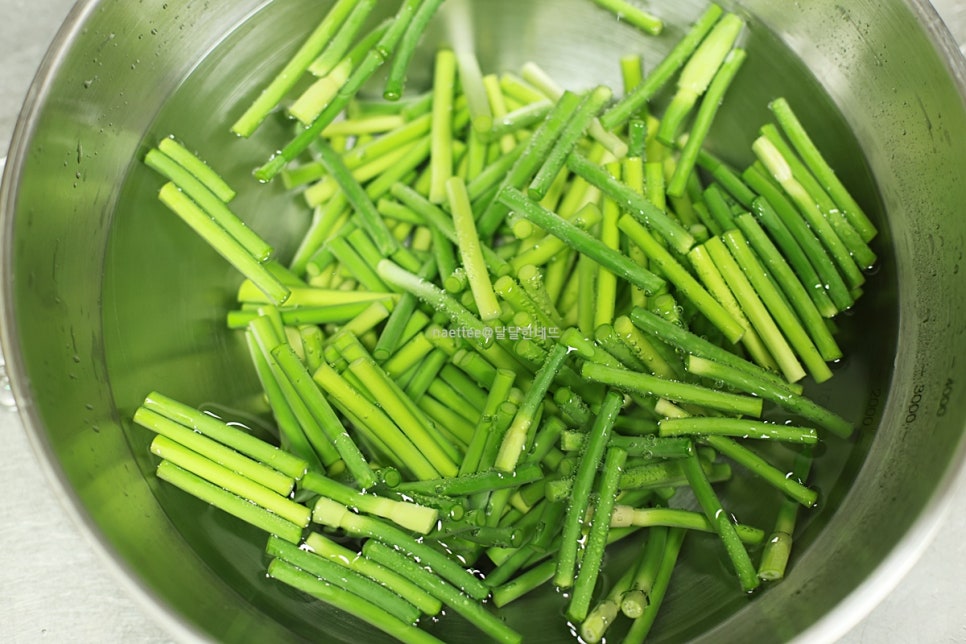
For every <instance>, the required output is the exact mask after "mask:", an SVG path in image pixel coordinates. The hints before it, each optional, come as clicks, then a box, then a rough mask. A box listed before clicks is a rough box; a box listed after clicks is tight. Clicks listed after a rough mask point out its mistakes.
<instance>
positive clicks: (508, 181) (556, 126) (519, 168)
mask: <svg viewBox="0 0 966 644" xmlns="http://www.w3.org/2000/svg"><path fill="white" fill-rule="evenodd" d="M579 104H580V96H578V95H577V94H574V93H573V92H564V94H563V96H562V97H561V98H560V100H559V101H557V103H556V105H554V108H553V110H552V111H551V112H550V114H548V115H547V118H546V119H545V120H544V121H543V123H541V124H540V127H538V128H537V129H536V130H535V131H534V133H533V135H532V136H531V137H530V139H529V140H528V141H527V143H526V145H525V148H524V150H523V153H522V154H521V155H520V156H519V157H517V160H516V162H515V163H514V164H513V166H512V167H511V168H510V170H509V172H507V174H506V175H505V176H504V177H503V180H502V181H501V182H500V184H499V185H500V190H499V192H498V198H497V199H494V200H493V201H491V202H490V203H489V204H488V205H487V206H486V208H485V209H484V210H483V212H482V213H481V214H480V215H479V217H478V218H477V222H476V223H477V229H478V230H479V233H480V237H482V238H483V239H488V238H490V237H492V236H493V234H494V233H495V232H496V230H497V229H498V228H499V227H500V225H501V224H502V223H503V220H504V218H505V217H506V215H507V213H508V212H509V211H510V210H511V209H512V208H513V206H512V205H510V204H507V203H504V202H503V201H501V200H500V199H499V195H501V194H504V193H505V192H506V191H507V190H510V189H512V190H515V191H517V192H519V191H520V190H522V189H523V187H524V186H526V185H527V183H528V182H529V181H531V180H532V179H533V176H534V174H535V173H536V172H537V171H538V170H539V169H540V167H541V166H542V165H543V163H545V162H546V160H547V158H548V156H549V155H550V153H551V151H552V149H553V146H554V144H555V143H556V142H557V140H558V139H559V138H560V136H561V135H562V134H563V131H564V128H566V126H567V123H568V122H570V119H571V118H572V117H573V114H574V111H575V110H576V109H577V107H578V105H579Z"/></svg>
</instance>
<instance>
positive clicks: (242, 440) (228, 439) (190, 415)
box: [142, 391, 308, 480]
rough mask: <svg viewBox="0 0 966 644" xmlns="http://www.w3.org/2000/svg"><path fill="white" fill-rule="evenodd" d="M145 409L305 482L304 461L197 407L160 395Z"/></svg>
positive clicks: (155, 394)
mask: <svg viewBox="0 0 966 644" xmlns="http://www.w3.org/2000/svg"><path fill="white" fill-rule="evenodd" d="M142 405H143V406H144V407H145V408H146V409H150V410H151V411H153V412H156V413H158V414H161V415H162V416H164V417H165V418H168V419H170V420H173V421H174V422H176V423H180V424H181V425H184V426H185V427H188V428H189V429H193V430H195V431H196V432H199V433H201V434H204V435H205V436H207V437H209V438H211V439H213V440H216V441H218V442H219V443H222V444H223V445H227V446H228V447H231V448H232V449H235V450H237V451H239V452H241V453H242V454H244V455H245V456H248V457H249V458H253V459H255V460H256V461H259V462H261V463H264V464H265V465H268V466H269V467H271V468H273V469H276V470H278V471H279V472H281V473H282V474H285V475H286V476H290V477H292V478H293V479H296V480H298V479H300V478H302V475H303V474H305V470H306V469H307V468H308V464H307V463H306V462H305V461H304V460H303V459H301V458H299V457H297V456H293V455H292V454H289V453H288V452H286V451H284V450H281V449H279V448H277V447H275V446H274V445H271V444H269V443H266V442H265V441H263V440H261V439H259V438H255V437H254V436H252V435H251V434H249V433H248V432H246V431H245V430H244V429H241V428H240V427H236V426H235V425H232V424H229V423H226V422H224V421H222V420H220V419H218V418H216V417H215V416H212V415H210V414H207V413H205V412H203V411H199V410H197V409H195V408H194V407H189V406H188V405H185V404H184V403H181V402H178V401H177V400H174V399H173V398H169V397H168V396H165V395H164V394H161V393H158V392H157V391H152V392H151V393H149V394H148V395H147V397H146V398H145V399H144V402H143V403H142Z"/></svg>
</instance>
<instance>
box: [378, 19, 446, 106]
mask: <svg viewBox="0 0 966 644" xmlns="http://www.w3.org/2000/svg"><path fill="white" fill-rule="evenodd" d="M412 4H413V5H414V6H415V5H416V4H418V5H419V7H418V8H417V9H416V12H415V14H414V15H413V18H412V22H410V24H409V25H408V26H407V27H406V29H405V31H404V33H403V36H402V38H401V39H400V41H399V48H398V50H397V51H396V55H395V57H394V58H393V59H392V62H391V63H390V65H389V76H388V78H387V80H386V85H385V88H384V89H383V94H382V95H383V98H385V99H386V100H387V101H398V100H399V99H400V98H402V95H403V89H404V88H405V85H406V74H407V73H408V71H409V63H410V62H411V61H412V58H413V54H415V53H416V48H417V46H418V45H419V41H420V40H421V39H422V36H423V32H425V31H426V27H427V26H428V25H429V22H430V21H431V20H432V19H433V16H434V15H435V14H436V10H437V9H439V6H440V5H441V4H443V0H421V1H420V2H417V3H412Z"/></svg>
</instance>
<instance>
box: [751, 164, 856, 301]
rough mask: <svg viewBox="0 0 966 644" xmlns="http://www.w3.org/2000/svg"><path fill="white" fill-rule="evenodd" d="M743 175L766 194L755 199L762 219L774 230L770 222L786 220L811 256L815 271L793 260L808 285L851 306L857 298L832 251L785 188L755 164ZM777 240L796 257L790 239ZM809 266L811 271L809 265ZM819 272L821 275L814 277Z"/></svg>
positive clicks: (807, 253)
mask: <svg viewBox="0 0 966 644" xmlns="http://www.w3.org/2000/svg"><path fill="white" fill-rule="evenodd" d="M742 176H743V177H744V179H745V181H747V182H748V185H749V186H751V187H752V188H754V189H755V191H757V192H758V194H760V195H761V196H762V197H764V201H757V200H756V201H755V202H754V204H753V208H754V210H753V212H754V213H755V215H756V216H758V218H759V219H761V220H762V223H763V224H764V225H765V227H766V228H768V229H769V230H772V228H773V227H774V226H773V225H770V222H772V221H774V220H776V219H777V220H779V221H781V223H782V224H783V226H782V228H784V229H786V230H788V231H789V232H790V233H791V238H792V239H794V240H795V241H796V243H797V244H798V245H799V247H800V248H801V250H802V252H803V253H804V254H805V257H807V258H808V259H807V261H808V263H809V264H810V265H811V267H812V270H811V274H809V272H806V273H802V272H801V268H802V267H803V265H802V263H801V262H800V261H799V260H796V262H795V263H793V266H795V269H796V270H797V271H799V277H801V278H802V283H803V284H805V285H806V287H808V288H812V289H815V290H821V291H824V292H825V293H826V294H827V295H828V297H829V298H830V299H831V301H832V303H833V304H834V306H835V308H836V309H837V310H838V311H844V310H846V309H848V308H849V307H851V306H852V304H853V302H854V300H853V298H852V296H851V295H850V294H849V289H848V287H847V286H846V285H845V282H844V281H842V276H841V275H839V273H838V271H837V270H836V268H835V265H834V264H833V263H832V260H831V259H829V256H828V254H827V253H826V252H825V249H824V248H823V247H822V243H821V242H820V241H819V240H818V238H817V237H816V236H815V233H813V232H812V230H811V229H810V228H809V227H808V224H807V223H806V222H805V220H804V219H803V218H802V216H801V215H800V214H798V211H797V210H796V209H795V206H794V205H793V204H792V203H791V202H789V201H788V199H786V198H785V195H783V194H782V192H781V189H780V188H778V187H777V186H776V185H775V184H773V183H772V182H771V179H770V178H769V177H767V176H765V175H764V174H763V173H761V172H760V171H759V170H758V169H757V168H755V167H754V166H751V167H749V168H748V169H747V170H745V172H744V174H743V175H742ZM762 211H765V212H766V213H767V215H769V216H768V218H767V219H765V218H762V216H761V213H762ZM773 232H774V231H773ZM775 241H776V242H777V243H778V244H779V245H781V246H782V250H783V251H785V256H786V257H788V258H789V261H790V262H791V261H792V260H793V259H795V256H794V255H790V254H789V251H788V248H787V246H788V245H789V244H788V242H784V243H783V242H782V237H779V236H777V235H776V236H775ZM805 270H806V271H808V269H805ZM816 274H817V279H815V278H814V277H813V275H816ZM816 305H819V308H821V306H820V303H819V302H816Z"/></svg>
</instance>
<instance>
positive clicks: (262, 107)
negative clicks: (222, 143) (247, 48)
mask: <svg viewBox="0 0 966 644" xmlns="http://www.w3.org/2000/svg"><path fill="white" fill-rule="evenodd" d="M357 1H358V0H339V1H338V2H336V4H335V6H333V7H332V9H330V10H329V12H328V13H327V14H326V15H325V17H324V18H323V19H322V22H320V23H319V26H318V27H316V28H315V30H314V31H313V32H312V33H311V34H310V35H309V37H308V38H307V39H306V41H305V42H304V43H303V44H302V46H301V47H300V48H299V50H298V51H297V52H296V53H295V55H294V56H293V57H292V58H291V59H290V60H289V61H288V62H287V63H286V64H285V66H284V67H283V68H282V70H281V71H280V72H279V73H278V75H277V76H276V77H275V78H274V80H272V82H271V83H269V84H268V86H267V87H266V88H265V89H264V90H262V93H261V94H259V95H258V98H256V99H255V101H254V102H253V103H252V105H251V107H249V108H248V109H247V110H245V113H244V114H242V115H241V116H240V117H239V118H238V120H237V121H236V122H235V124H234V125H232V128H231V130H232V132H234V133H235V134H238V135H239V136H244V137H248V136H251V135H252V133H253V132H254V131H255V130H256V129H257V128H258V126H259V125H260V124H261V123H262V121H264V120H265V117H266V116H268V114H269V112H271V111H272V110H273V109H275V106H276V105H278V104H279V102H280V101H281V100H282V98H283V97H284V96H285V94H286V93H288V91H289V90H290V89H292V88H293V87H295V84H296V83H298V81H299V79H300V78H301V77H302V75H303V74H304V73H305V71H306V70H307V69H308V68H309V65H311V64H312V62H313V61H314V60H315V59H316V58H317V57H318V55H319V54H320V53H322V50H323V49H324V48H325V46H326V45H327V44H328V43H329V41H330V40H331V39H332V38H333V37H334V36H335V35H336V33H337V32H338V31H339V28H340V27H341V26H342V24H343V23H344V22H345V20H346V18H348V16H349V14H350V13H351V12H352V10H353V9H354V8H355V5H356V4H357Z"/></svg>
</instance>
